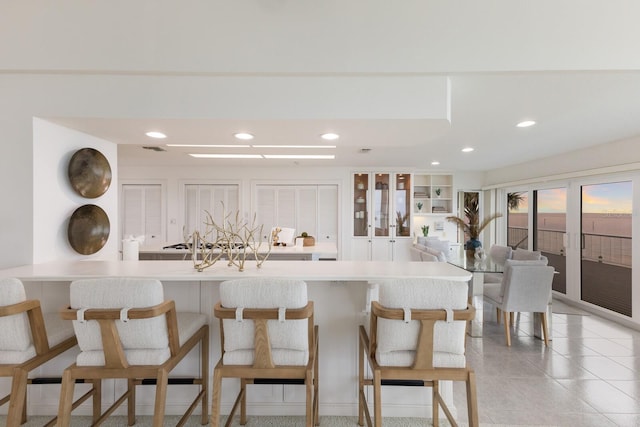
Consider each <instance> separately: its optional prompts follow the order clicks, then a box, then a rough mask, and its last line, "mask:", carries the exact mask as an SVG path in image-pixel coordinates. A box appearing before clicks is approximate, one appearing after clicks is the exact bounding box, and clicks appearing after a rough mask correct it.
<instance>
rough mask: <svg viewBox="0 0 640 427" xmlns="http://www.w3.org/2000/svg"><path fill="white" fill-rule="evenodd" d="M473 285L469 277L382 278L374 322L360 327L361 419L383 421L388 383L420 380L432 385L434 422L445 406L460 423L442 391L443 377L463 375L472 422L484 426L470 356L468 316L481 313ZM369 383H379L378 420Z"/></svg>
mask: <svg viewBox="0 0 640 427" xmlns="http://www.w3.org/2000/svg"><path fill="white" fill-rule="evenodd" d="M467 288H468V286H467V284H466V283H465V282H454V281H447V280H433V279H397V280H387V281H380V282H379V284H378V292H379V301H372V302H371V314H370V319H369V326H368V328H367V326H366V325H362V326H360V327H359V346H358V347H359V350H358V372H359V374H358V376H359V387H358V388H359V398H358V424H359V425H364V421H365V420H366V422H367V425H368V426H369V427H371V426H372V425H374V426H375V427H381V426H382V398H381V394H382V391H381V388H382V387H383V386H419V387H431V390H432V393H431V395H432V417H433V425H434V426H437V425H438V417H439V412H440V411H439V409H440V408H442V410H443V411H444V413H445V415H446V417H447V419H448V420H449V422H450V423H451V424H452V425H454V426H455V425H457V424H456V422H455V419H454V418H453V415H452V413H451V411H450V409H449V408H448V406H447V404H446V402H445V400H444V398H443V397H442V395H441V394H440V381H463V382H465V384H466V388H467V412H468V422H469V425H470V426H472V427H473V426H476V427H477V426H478V405H477V395H476V385H475V374H474V371H473V369H471V368H470V367H469V366H468V365H467V361H466V357H465V337H466V334H465V331H466V322H467V321H468V320H471V319H473V317H474V315H475V310H474V308H473V307H472V306H471V305H467V292H468V290H467ZM366 367H368V368H369V369H370V371H371V374H372V375H371V376H369V375H367V374H366V369H365V368H366ZM365 387H372V388H373V408H374V416H373V420H372V417H371V414H370V412H369V407H368V405H367V400H366V394H365Z"/></svg>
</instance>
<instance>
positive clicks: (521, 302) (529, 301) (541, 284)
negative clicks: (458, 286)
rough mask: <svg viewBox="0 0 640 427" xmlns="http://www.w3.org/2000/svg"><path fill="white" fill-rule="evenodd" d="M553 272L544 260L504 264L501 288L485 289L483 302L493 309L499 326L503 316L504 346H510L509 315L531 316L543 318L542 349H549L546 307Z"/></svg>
mask: <svg viewBox="0 0 640 427" xmlns="http://www.w3.org/2000/svg"><path fill="white" fill-rule="evenodd" d="M553 273H554V268H553V267H549V266H547V265H546V262H545V261H544V260H539V261H514V260H507V261H506V263H505V270H504V274H503V278H502V283H501V286H499V287H493V286H487V287H485V289H484V301H485V302H487V303H489V304H491V305H493V306H494V307H496V310H497V317H498V323H499V322H500V312H502V314H503V316H504V331H505V336H506V338H507V345H508V346H511V334H510V331H509V329H510V324H511V323H512V322H510V318H511V317H512V316H510V315H509V314H510V313H515V312H530V313H540V314H541V316H542V332H543V336H544V343H545V345H549V338H548V328H547V307H548V304H549V301H550V300H551V283H552V282H553Z"/></svg>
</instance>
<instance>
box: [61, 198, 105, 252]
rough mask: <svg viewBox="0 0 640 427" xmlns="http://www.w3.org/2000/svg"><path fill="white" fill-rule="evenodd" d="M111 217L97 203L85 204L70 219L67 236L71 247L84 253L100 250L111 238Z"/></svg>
mask: <svg viewBox="0 0 640 427" xmlns="http://www.w3.org/2000/svg"><path fill="white" fill-rule="evenodd" d="M109 231H110V225H109V217H108V216H107V213H106V212H105V211H104V210H103V209H102V208H101V207H99V206H96V205H83V206H80V207H79V208H78V209H76V210H75V211H74V212H73V214H71V218H70V219H69V228H68V229H67V237H68V239H69V243H70V244H71V247H72V248H73V249H75V251H76V252H78V253H80V254H82V255H91V254H94V253H96V252H98V251H99V250H100V249H102V247H103V246H104V245H105V244H106V243H107V240H108V239H109Z"/></svg>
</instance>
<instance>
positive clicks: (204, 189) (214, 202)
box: [183, 184, 239, 240]
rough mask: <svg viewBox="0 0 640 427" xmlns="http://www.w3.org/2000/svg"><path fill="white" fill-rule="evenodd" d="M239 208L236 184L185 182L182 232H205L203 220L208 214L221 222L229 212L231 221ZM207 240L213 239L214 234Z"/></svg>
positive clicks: (218, 222)
mask: <svg viewBox="0 0 640 427" xmlns="http://www.w3.org/2000/svg"><path fill="white" fill-rule="evenodd" d="M238 208H239V186H238V184H185V185H184V222H183V224H184V234H185V237H186V236H189V235H191V234H192V233H193V232H194V231H196V230H198V231H199V232H200V234H203V233H205V231H206V227H207V226H206V224H205V221H206V220H207V218H208V215H209V214H210V215H211V217H212V218H213V220H214V222H215V223H216V224H219V225H221V224H223V223H224V220H225V216H226V215H229V214H231V216H232V218H231V219H230V220H231V221H232V222H233V221H235V214H236V212H237V211H238ZM209 240H215V235H213V236H210V237H209Z"/></svg>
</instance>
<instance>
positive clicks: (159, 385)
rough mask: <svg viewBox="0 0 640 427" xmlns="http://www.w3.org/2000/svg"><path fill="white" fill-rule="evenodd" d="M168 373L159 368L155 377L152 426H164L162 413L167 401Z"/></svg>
mask: <svg viewBox="0 0 640 427" xmlns="http://www.w3.org/2000/svg"><path fill="white" fill-rule="evenodd" d="M168 382H169V373H168V372H167V371H166V370H164V369H160V370H159V372H158V376H157V378H156V403H155V408H154V410H153V427H163V426H164V413H165V407H166V403H167V385H168Z"/></svg>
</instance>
